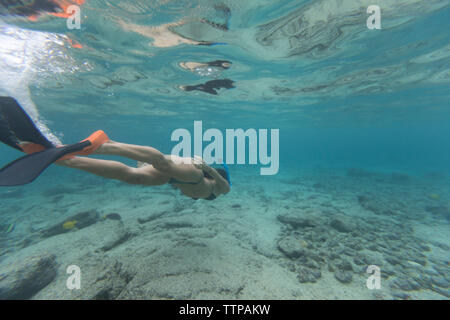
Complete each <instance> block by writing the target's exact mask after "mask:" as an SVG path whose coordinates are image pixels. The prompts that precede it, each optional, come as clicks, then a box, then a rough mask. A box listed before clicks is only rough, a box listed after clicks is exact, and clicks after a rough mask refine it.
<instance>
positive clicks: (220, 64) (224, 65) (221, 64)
mask: <svg viewBox="0 0 450 320" xmlns="http://www.w3.org/2000/svg"><path fill="white" fill-rule="evenodd" d="M180 67H182V68H183V69H186V70H190V71H192V72H194V71H195V70H196V69H198V68H204V67H216V68H221V69H229V68H230V67H231V62H230V61H226V60H215V61H211V62H205V63H201V62H194V61H188V62H180Z"/></svg>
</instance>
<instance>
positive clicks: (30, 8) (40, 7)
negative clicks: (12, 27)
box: [0, 0, 85, 21]
mask: <svg viewBox="0 0 450 320" xmlns="http://www.w3.org/2000/svg"><path fill="white" fill-rule="evenodd" d="M84 2H85V0H34V1H22V0H9V1H0V15H13V16H21V17H26V18H27V19H29V20H30V21H37V20H38V18H39V16H40V15H42V14H44V13H46V14H50V15H54V16H56V17H60V18H69V17H70V16H71V14H69V13H67V9H68V8H69V7H70V6H71V5H78V6H81V5H82V4H84Z"/></svg>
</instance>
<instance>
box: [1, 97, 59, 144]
mask: <svg viewBox="0 0 450 320" xmlns="http://www.w3.org/2000/svg"><path fill="white" fill-rule="evenodd" d="M0 141H1V142H3V143H5V144H7V145H9V146H10V147H12V148H15V149H17V150H19V151H23V150H22V149H21V148H20V146H19V143H20V142H21V141H27V142H32V143H35V144H39V145H41V146H43V147H44V148H46V149H47V148H53V147H55V146H54V145H53V143H51V142H50V141H49V140H48V139H47V138H46V137H44V135H43V134H42V133H41V132H40V131H39V129H38V128H36V126H35V124H34V122H33V120H31V119H30V117H29V116H28V114H27V113H26V112H25V111H24V110H23V109H22V107H21V106H20V105H19V103H18V102H17V101H16V100H15V99H14V98H11V97H0Z"/></svg>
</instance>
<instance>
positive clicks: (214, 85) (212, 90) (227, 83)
mask: <svg viewBox="0 0 450 320" xmlns="http://www.w3.org/2000/svg"><path fill="white" fill-rule="evenodd" d="M221 88H225V89H233V88H236V87H235V86H234V81H233V80H230V79H220V80H211V81H207V82H205V83H202V84H197V85H193V86H180V89H182V90H184V91H193V90H198V91H203V92H206V93H209V94H213V95H217V89H221Z"/></svg>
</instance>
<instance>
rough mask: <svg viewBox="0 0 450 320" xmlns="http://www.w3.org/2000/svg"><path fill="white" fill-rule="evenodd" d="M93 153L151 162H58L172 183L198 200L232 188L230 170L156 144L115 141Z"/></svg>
mask: <svg viewBox="0 0 450 320" xmlns="http://www.w3.org/2000/svg"><path fill="white" fill-rule="evenodd" d="M92 154H98V155H115V156H122V157H126V158H129V159H133V160H136V161H138V162H140V163H145V164H148V165H140V166H138V168H133V167H129V166H127V165H125V164H123V163H121V162H117V161H110V160H100V159H90V158H86V157H72V158H69V159H64V160H59V161H57V162H55V163H56V164H58V165H61V166H65V167H70V168H75V169H79V170H83V171H87V172H90V173H93V174H95V175H98V176H101V177H103V178H107V179H115V180H120V181H123V182H126V183H130V184H139V185H147V186H159V185H163V184H166V183H169V184H171V185H172V186H174V187H175V188H177V189H180V191H181V193H183V194H184V195H186V196H188V197H190V198H193V199H194V200H197V199H205V200H214V199H216V198H217V197H218V196H220V195H222V194H227V193H228V192H229V191H230V183H229V175H228V172H227V171H228V170H227V169H214V168H211V167H210V166H208V165H206V164H205V163H204V162H203V161H202V160H199V158H194V159H190V158H181V157H178V156H173V155H164V154H162V153H161V152H160V151H158V150H157V149H155V148H152V147H145V146H138V145H131V144H125V143H120V142H115V141H111V140H108V141H107V142H105V143H104V144H102V145H101V146H99V147H98V149H96V150H95V151H94V152H92ZM225 168H226V166H225Z"/></svg>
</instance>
